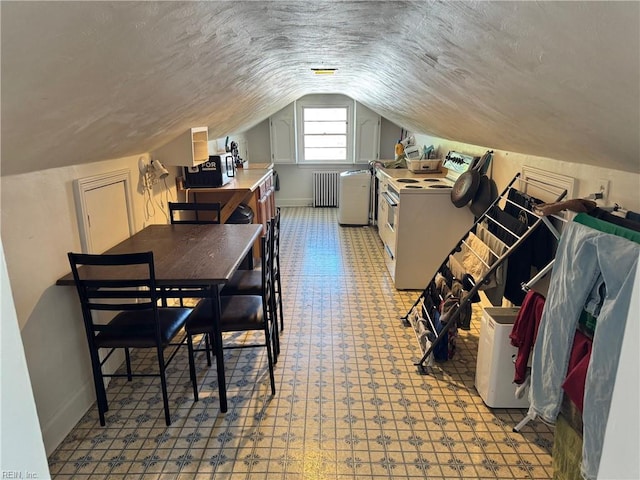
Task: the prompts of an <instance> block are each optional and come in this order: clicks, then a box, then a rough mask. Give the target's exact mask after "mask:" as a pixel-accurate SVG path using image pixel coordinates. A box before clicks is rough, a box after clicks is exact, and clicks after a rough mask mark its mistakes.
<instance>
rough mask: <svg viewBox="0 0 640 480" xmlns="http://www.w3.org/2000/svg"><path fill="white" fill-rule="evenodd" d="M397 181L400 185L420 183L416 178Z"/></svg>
mask: <svg viewBox="0 0 640 480" xmlns="http://www.w3.org/2000/svg"><path fill="white" fill-rule="evenodd" d="M396 181H397V182H399V183H418V180H416V179H415V178H399V179H398V180H396Z"/></svg>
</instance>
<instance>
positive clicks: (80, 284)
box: [68, 252, 198, 426]
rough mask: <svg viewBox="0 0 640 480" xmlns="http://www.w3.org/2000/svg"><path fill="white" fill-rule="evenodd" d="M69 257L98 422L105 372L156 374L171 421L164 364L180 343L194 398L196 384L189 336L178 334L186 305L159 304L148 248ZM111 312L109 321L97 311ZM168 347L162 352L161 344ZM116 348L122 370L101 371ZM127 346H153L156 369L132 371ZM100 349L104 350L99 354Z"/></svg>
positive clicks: (103, 406)
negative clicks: (122, 361) (186, 352)
mask: <svg viewBox="0 0 640 480" xmlns="http://www.w3.org/2000/svg"><path fill="white" fill-rule="evenodd" d="M68 256H69V263H70V264H71V271H72V272H73V278H74V280H75V283H76V287H77V290H78V295H79V297H80V305H81V308H82V317H83V319H84V325H85V329H86V334H87V340H88V343H89V354H90V356H91V366H92V369H93V380H94V384H95V389H96V398H97V403H98V412H99V415H100V425H102V426H104V425H105V413H106V412H107V411H108V410H109V405H108V402H107V394H106V390H105V387H104V380H103V379H104V377H127V378H128V379H129V380H131V379H132V377H134V376H138V377H160V383H161V388H162V399H163V403H164V414H165V420H166V424H167V425H171V416H170V414H169V401H168V395H167V381H166V368H167V365H169V363H170V362H171V361H172V360H173V358H174V357H175V355H176V353H177V352H178V350H179V347H181V346H184V345H185V344H186V345H187V347H188V350H189V355H188V356H189V373H190V377H191V382H192V384H193V391H194V396H195V399H196V400H197V399H198V390H197V385H196V381H195V375H196V374H195V367H194V363H193V345H192V343H191V337H190V336H189V335H184V336H183V338H182V339H181V340H176V341H175V342H174V339H176V337H178V335H179V334H180V332H181V331H183V327H184V326H185V323H186V321H187V319H188V318H189V315H190V314H191V312H192V309H191V308H183V307H159V306H158V301H159V294H158V292H159V291H158V288H157V287H156V281H155V270H154V263H153V253H152V252H142V253H130V254H121V255H93V254H79V253H69V254H68ZM100 312H112V313H114V314H115V316H113V318H111V319H110V320H108V321H104V319H102V318H100V317H104V316H106V314H105V313H102V314H100ZM169 346H171V348H172V351H171V352H170V354H169V355H168V357H165V349H166V348H167V347H169ZM118 348H122V349H124V352H125V361H126V373H113V374H106V373H104V372H103V371H102V366H103V364H104V363H105V362H106V361H107V359H108V358H109V357H110V356H111V354H112V353H113V352H114V351H115V350H116V349H118ZM132 348H153V349H155V351H156V355H157V360H158V372H157V373H133V372H132V370H131V355H130V351H129V350H130V349H132ZM100 349H106V350H109V353H107V354H106V356H105V358H104V359H103V360H100V356H99V351H100Z"/></svg>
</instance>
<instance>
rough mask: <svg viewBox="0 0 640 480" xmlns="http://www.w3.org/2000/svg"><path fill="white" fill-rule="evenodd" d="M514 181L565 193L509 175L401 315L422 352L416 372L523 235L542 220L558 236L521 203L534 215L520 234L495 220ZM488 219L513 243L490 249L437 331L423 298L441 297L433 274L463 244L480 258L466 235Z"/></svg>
mask: <svg viewBox="0 0 640 480" xmlns="http://www.w3.org/2000/svg"><path fill="white" fill-rule="evenodd" d="M517 181H519V182H520V185H523V184H524V185H527V184H529V185H532V186H535V188H539V189H543V190H546V191H549V192H551V193H553V194H554V195H556V196H557V198H556V200H555V201H556V202H558V201H560V200H562V199H563V198H564V197H565V196H566V194H567V190H566V189H562V188H560V187H555V189H554V190H552V189H553V188H554V187H553V186H551V188H549V186H547V185H543V184H540V183H539V182H536V181H532V180H527V179H523V178H520V174H519V173H517V174H516V175H515V176H514V177H513V179H512V180H511V181H510V182H509V184H508V185H507V187H506V188H505V189H504V190H503V191H502V193H501V194H500V195H499V196H498V197H497V198H496V199H495V200H494V201H493V202H492V203H491V205H490V206H489V208H488V209H487V210H486V211H485V212H484V213H483V214H482V215H481V216H480V217H478V218H477V219H476V221H475V222H474V224H473V225H472V227H471V228H470V229H469V230H468V231H467V232H466V233H465V234H464V235H463V237H462V238H461V239H460V241H459V242H458V243H457V244H456V245H455V247H454V248H453V249H452V250H451V252H450V253H449V254H448V255H447V256H446V258H445V259H444V261H443V262H442V264H441V265H440V268H438V271H437V272H436V273H435V274H434V276H433V277H432V280H431V281H430V282H429V284H428V285H427V286H426V287H425V289H424V290H423V291H422V293H421V294H420V296H419V297H418V299H417V300H416V301H415V303H414V304H413V306H412V307H411V308H410V309H409V311H408V312H407V314H406V315H405V316H404V317H402V318H401V320H402V322H403V324H404V325H406V326H412V327H413V329H414V332H415V334H416V337H417V340H418V344H419V345H420V346H421V349H422V352H423V355H422V357H421V358H420V360H419V361H418V362H416V363H415V364H414V365H415V366H416V367H417V369H418V372H419V373H420V374H423V375H426V374H427V373H428V366H429V365H430V364H432V360H433V356H432V355H433V351H434V349H435V348H436V347H437V346H438V345H439V344H440V343H441V342H442V341H443V340H444V338H445V336H446V335H447V334H448V332H449V330H450V329H451V328H452V327H453V326H454V325H457V322H458V319H459V318H460V315H461V313H462V311H463V310H464V309H465V308H469V306H470V305H469V304H470V303H471V301H472V299H473V298H474V297H476V296H477V294H478V291H479V290H480V288H481V287H482V286H483V285H485V284H486V283H488V282H489V281H490V279H491V277H492V275H493V274H494V273H495V272H496V270H497V269H498V267H500V265H501V264H502V263H503V262H504V261H505V260H506V259H507V258H508V257H509V255H511V254H512V253H513V252H514V251H515V250H516V249H517V248H518V247H520V245H522V243H523V242H524V241H525V240H526V239H527V237H529V235H531V234H532V233H533V232H534V231H535V230H536V228H538V227H539V225H540V224H543V223H544V224H545V225H546V226H547V227H548V228H549V229H550V230H551V231H552V233H553V232H555V233H553V234H554V236H556V238H558V237H559V234H558V232H557V230H556V229H555V227H554V226H553V224H552V223H551V222H550V221H549V219H548V218H546V217H544V216H542V215H540V214H538V213H536V212H534V211H533V210H531V209H529V208H526V207H525V206H522V205H517V204H516V205H517V207H518V208H519V209H521V210H524V211H526V212H527V213H528V214H530V215H532V216H533V217H534V218H535V221H534V222H533V224H532V225H529V226H527V227H526V229H525V230H524V233H522V234H518V233H516V232H514V231H513V230H512V229H510V228H508V227H507V226H505V225H504V224H503V223H502V222H500V221H499V220H498V219H496V218H494V217H493V216H492V212H494V210H493V209H494V207H497V205H498V204H499V203H500V202H502V203H503V204H506V202H511V201H510V200H509V199H508V198H507V196H508V193H509V191H510V190H512V189H514V190H518V189H516V188H515V187H514V184H515V183H516V182H517ZM511 203H513V202H511ZM489 222H490V223H491V224H493V225H495V226H497V228H500V229H501V230H502V231H503V232H506V233H507V234H508V235H510V236H511V237H512V238H513V240H514V242H513V243H512V244H511V246H508V247H507V249H506V250H505V251H504V253H502V254H501V255H498V254H497V253H496V252H494V251H492V250H490V252H491V254H492V255H493V256H495V258H496V259H495V261H493V263H492V264H490V265H489V264H488V263H487V262H486V261H484V260H482V263H483V265H484V266H485V267H486V270H485V271H484V274H483V275H482V276H481V278H474V279H473V281H469V284H470V286H471V289H470V290H468V291H467V292H466V295H464V296H463V298H462V299H461V300H460V301H458V302H457V303H456V304H455V306H454V308H453V310H452V312H451V314H450V315H449V317H448V319H447V322H446V323H445V324H444V325H442V326H441V328H440V330H437V328H436V324H437V323H438V321H436V313H437V312H436V309H437V306H436V305H433V303H434V302H433V301H426V300H428V299H429V298H431V299H433V298H434V296H435V298H438V297H439V298H440V299H442V297H441V296H440V295H439V294H437V291H436V282H435V280H436V276H437V275H438V274H439V273H441V272H443V271H444V270H445V269H447V270H449V271H451V269H450V267H449V265H448V263H449V259H450V257H451V256H453V255H454V254H455V253H457V252H460V251H461V250H462V247H463V246H465V248H467V249H468V250H469V251H470V252H472V254H473V255H475V256H476V257H477V258H479V259H482V257H481V255H480V254H479V253H478V252H477V251H475V249H474V248H472V246H471V245H470V242H469V235H470V234H472V233H474V232H475V231H476V227H477V225H478V224H480V223H483V224H488V223H489ZM548 267H549V268H551V266H548ZM547 271H548V270H547ZM458 280H460V281H462V279H458ZM536 281H537V279H536ZM425 325H426V328H427V329H428V331H426V332H425V331H424V329H425ZM425 336H426V341H425V339H424V337H425Z"/></svg>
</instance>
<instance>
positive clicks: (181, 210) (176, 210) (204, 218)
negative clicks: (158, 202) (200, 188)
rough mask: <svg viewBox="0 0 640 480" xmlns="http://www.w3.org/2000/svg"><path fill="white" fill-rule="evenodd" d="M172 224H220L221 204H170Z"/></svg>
mask: <svg viewBox="0 0 640 480" xmlns="http://www.w3.org/2000/svg"><path fill="white" fill-rule="evenodd" d="M169 219H170V221H171V223H172V224H178V223H184V224H190V225H194V224H202V223H220V203H217V202H213V203H211V202H209V203H187V202H169Z"/></svg>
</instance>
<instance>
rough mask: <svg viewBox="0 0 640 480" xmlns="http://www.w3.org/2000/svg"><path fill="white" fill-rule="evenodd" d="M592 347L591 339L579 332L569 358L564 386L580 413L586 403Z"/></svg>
mask: <svg viewBox="0 0 640 480" xmlns="http://www.w3.org/2000/svg"><path fill="white" fill-rule="evenodd" d="M591 345H592V341H591V339H590V338H589V337H587V336H586V335H585V334H584V333H582V332H581V331H580V330H577V331H576V336H575V338H574V339H573V347H572V349H571V356H570V357H569V366H568V367H567V378H565V380H564V383H563V384H562V388H563V389H564V392H565V394H566V395H567V396H568V397H569V398H570V399H571V401H572V402H573V403H575V405H576V407H578V409H579V410H580V412H582V404H583V403H584V384H585V381H586V379H587V369H588V367H589V360H590V359H591Z"/></svg>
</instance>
